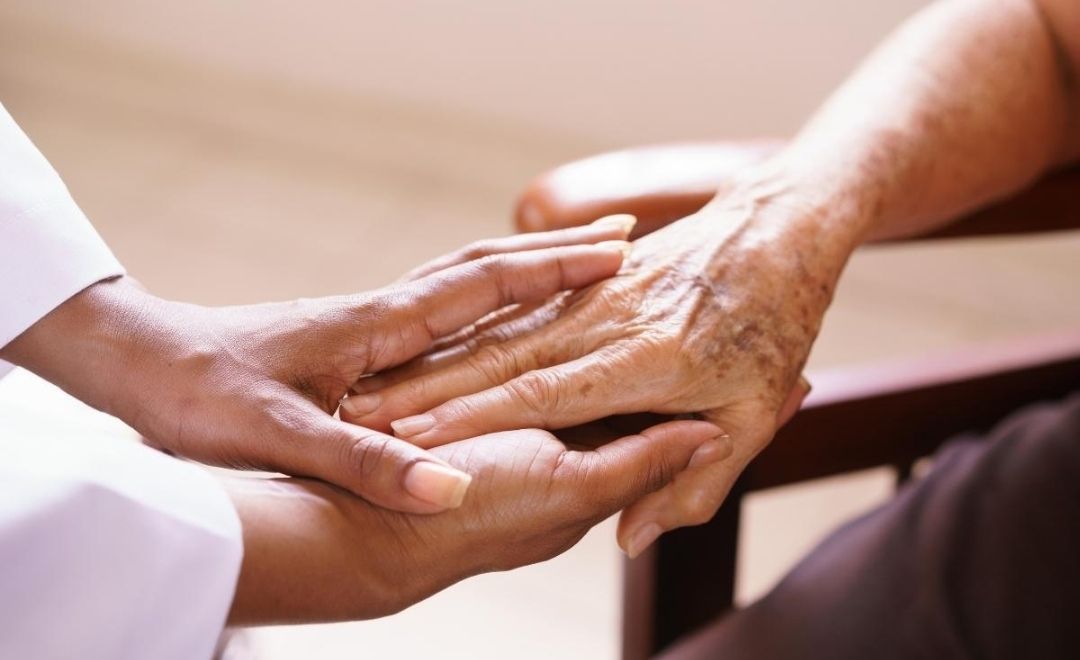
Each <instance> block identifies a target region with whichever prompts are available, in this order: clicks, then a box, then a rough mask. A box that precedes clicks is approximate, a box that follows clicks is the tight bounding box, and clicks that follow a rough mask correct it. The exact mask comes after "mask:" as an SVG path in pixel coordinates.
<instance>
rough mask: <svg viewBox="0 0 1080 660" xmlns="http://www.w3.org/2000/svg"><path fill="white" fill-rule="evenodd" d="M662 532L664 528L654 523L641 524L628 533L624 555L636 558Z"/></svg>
mask: <svg viewBox="0 0 1080 660" xmlns="http://www.w3.org/2000/svg"><path fill="white" fill-rule="evenodd" d="M663 533H664V530H663V529H662V528H661V527H660V525H657V524H656V523H646V524H644V525H642V526H641V527H639V528H638V529H637V531H635V532H634V533H633V534H631V535H630V540H629V541H627V542H626V556H627V557H629V558H630V559H634V558H636V557H637V556H638V555H640V554H641V553H642V552H644V551H645V549H646V548H648V547H649V546H650V545H652V544H653V541H655V540H656V539H658V538H660V535H661V534H663Z"/></svg>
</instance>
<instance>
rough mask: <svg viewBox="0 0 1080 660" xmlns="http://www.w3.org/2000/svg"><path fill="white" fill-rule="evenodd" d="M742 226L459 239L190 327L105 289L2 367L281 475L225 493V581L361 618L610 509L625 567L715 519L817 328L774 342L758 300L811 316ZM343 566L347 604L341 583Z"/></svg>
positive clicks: (73, 306)
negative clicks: (232, 568)
mask: <svg viewBox="0 0 1080 660" xmlns="http://www.w3.org/2000/svg"><path fill="white" fill-rule="evenodd" d="M746 194H749V195H753V194H754V191H753V189H752V187H751V188H749V189H748V191H747V193H746ZM729 198H730V196H729ZM742 208H743V204H742V203H738V204H725V203H723V202H722V201H721V202H716V201H714V202H713V203H712V204H710V205H709V206H707V207H706V208H705V209H702V210H701V211H699V212H698V213H695V214H692V215H690V216H688V217H685V218H682V219H680V220H678V221H676V222H673V223H671V224H669V225H668V226H665V227H662V228H660V229H658V230H657V231H654V232H652V233H648V234H647V235H644V236H643V237H641V238H638V239H637V240H636V241H635V242H633V243H631V242H629V239H630V237H631V232H633V231H634V225H635V219H634V218H633V217H632V216H628V215H616V216H607V217H604V218H601V219H599V220H597V221H595V222H592V223H590V224H585V225H581V226H574V227H569V228H562V229H556V230H552V231H545V232H536V233H528V234H521V235H517V236H510V237H505V238H500V239H494V240H488V241H482V242H479V243H475V244H473V245H471V246H468V247H466V248H464V249H462V250H459V251H457V252H454V253H452V254H449V255H447V256H444V257H442V258H439V259H436V260H435V261H433V262H430V263H428V264H426V265H424V266H422V267H420V268H418V269H416V270H414V271H413V272H411V273H410V274H408V275H407V276H405V277H404V278H403V279H402V280H400V281H398V282H397V283H395V284H393V285H391V286H388V287H385V288H383V289H379V290H376V291H371V292H367V293H361V294H356V295H345V296H337V297H328V298H321V299H305V300H298V301H292V302H287V303H271V304H261V305H251V306H239V307H218V308H208V307H201V306H196V305H190V304H185V303H179V302H174V301H168V300H163V299H160V298H157V297H155V296H152V295H151V294H149V293H148V292H146V291H145V290H143V289H142V288H141V287H140V286H138V285H137V284H136V283H134V282H132V281H130V280H129V278H126V277H125V278H120V279H118V280H112V281H107V282H102V283H99V284H97V285H94V286H92V287H90V288H88V289H87V290H85V291H83V292H82V293H81V294H79V295H77V296H76V297H75V298H73V299H72V300H70V301H69V302H67V303H65V304H64V305H62V306H60V307H59V308H57V309H56V310H54V311H53V312H52V313H50V314H49V315H48V316H47V317H45V319H43V320H42V321H41V322H39V323H38V324H37V325H36V326H35V327H34V328H33V331H32V332H27V333H26V334H24V335H23V336H21V337H19V338H17V339H16V340H15V341H13V342H12V343H11V344H9V345H8V346H7V347H6V348H5V351H4V357H5V358H6V359H9V360H12V361H15V362H17V363H19V364H22V365H23V366H26V367H28V368H31V369H32V370H34V371H36V372H38V373H39V374H40V375H42V376H44V377H46V378H47V379H49V380H51V381H53V382H55V383H57V384H59V385H61V386H62V387H64V388H65V389H66V390H67V391H69V392H70V393H72V394H74V395H75V396H77V397H79V398H81V399H82V400H84V401H86V402H88V403H90V404H91V405H93V406H95V407H98V408H99V409H102V410H105V411H107V412H110V413H112V414H114V415H116V416H118V417H120V418H121V419H123V420H125V421H126V422H128V423H129V424H130V425H131V426H133V427H134V428H135V429H136V430H138V431H139V432H141V433H142V434H143V436H144V437H145V438H146V439H147V440H148V441H149V442H150V443H151V444H153V445H155V446H158V447H160V448H162V449H165V450H167V451H169V452H171V453H173V454H176V455H179V456H183V457H187V458H190V459H194V460H197V461H201V462H204V463H208V464H215V465H224V466H229V467H234V468H255V469H261V470H270V471H275V472H282V473H284V474H287V475H293V477H294V478H290V479H270V480H268V479H242V480H238V481H239V482H241V484H240V485H236V484H234V485H233V486H231V488H232V494H233V497H234V501H236V502H237V507H238V509H239V510H240V513H241V519H242V520H243V521H244V525H245V561H247V558H248V557H251V558H252V560H253V561H252V565H253V566H254V558H255V557H257V556H258V555H259V553H260V552H263V551H265V552H266V553H267V554H274V553H276V555H275V556H278V557H284V559H283V560H282V561H281V562H279V564H281V565H286V566H295V567H296V570H298V571H299V570H300V568H299V567H300V565H301V563H302V562H301V561H300V559H298V558H300V557H302V558H304V559H305V560H310V562H309V563H310V564H311V566H315V567H316V568H314V569H310V570H309V569H305V570H306V572H305V574H304V576H303V580H304V581H305V584H306V585H307V586H306V587H305V588H303V589H300V588H292V589H286V590H284V591H283V593H284V594H285V595H280V594H279V596H280V598H286V597H287V598H288V601H289V602H288V611H289V614H288V617H287V618H289V619H290V620H327V619H340V618H359V617H368V616H376V615H379V614H385V613H388V612H392V611H396V610H397V609H400V608H401V607H404V606H406V605H408V604H410V603H412V602H415V601H416V600H419V599H421V598H423V597H425V596H426V595H428V594H430V593H433V592H435V591H438V590H439V589H441V588H443V587H445V586H447V585H448V584H450V583H452V582H455V581H457V580H459V579H461V578H463V577H466V576H468V575H472V574H475V573H478V572H483V571H490V570H500V569H508V568H513V567H516V566H521V565H524V564H528V563H533V562H536V561H540V560H543V559H547V558H549V557H552V556H554V555H556V554H558V553H560V552H562V551H564V550H566V549H567V548H569V547H571V546H572V545H573V544H574V543H576V542H577V541H578V540H579V539H580V538H581V537H582V536H583V535H584V533H585V532H586V531H587V530H588V529H589V528H590V527H591V526H592V525H594V524H596V523H597V522H599V521H601V520H603V519H605V518H607V517H608V516H610V515H612V514H614V513H616V512H619V511H622V516H621V519H620V523H619V527H618V541H619V544H620V546H622V548H623V549H624V550H625V551H626V552H627V553H628V554H629V555H630V556H631V557H634V556H637V555H638V554H640V553H641V552H642V551H643V550H644V549H645V548H646V547H648V546H649V545H650V544H651V543H652V542H653V541H655V539H656V538H657V537H658V536H659V535H660V534H662V533H663V532H665V531H668V530H671V529H674V528H676V527H679V526H683V525H693V524H700V523H703V522H706V521H707V520H708V519H710V518H711V517H712V516H713V515H714V513H715V512H716V510H717V508H718V507H719V505H720V504H721V503H722V501H723V499H724V497H725V496H726V494H727V491H728V489H729V488H730V487H731V485H732V483H733V482H734V480H735V478H736V477H737V476H738V474H739V473H740V472H741V471H742V469H743V468H744V467H745V466H746V464H747V463H748V462H749V461H750V460H751V459H752V458H753V456H754V455H755V454H756V453H757V452H758V451H760V449H761V448H763V447H764V446H765V445H766V444H767V443H768V441H769V440H770V439H771V437H772V435H773V434H774V433H775V430H776V428H777V427H778V426H779V424H781V423H782V422H783V421H784V420H785V419H786V418H787V417H789V416H790V415H791V414H792V413H793V412H794V410H795V409H796V408H797V407H798V405H799V403H800V402H801V400H802V397H803V396H805V394H806V387H805V381H802V380H801V379H800V378H799V373H800V371H801V368H802V365H803V362H804V361H805V357H806V353H807V352H808V351H809V346H810V343H811V342H812V340H813V335H814V333H816V329H817V325H816V320H815V319H814V318H810V319H809V320H806V321H805V322H801V323H800V322H792V319H791V317H790V316H788V315H785V314H783V313H781V311H782V310H781V311H778V310H777V308H776V305H777V304H778V301H779V297H778V291H784V292H788V298H791V297H792V296H794V297H795V299H794V300H792V304H795V305H797V306H798V309H800V310H805V309H806V308H807V307H808V306H809V307H813V305H814V304H819V305H820V307H821V311H823V310H824V306H825V305H826V304H827V300H825V301H818V300H816V299H811V300H805V299H799V298H798V296H799V295H800V294H798V293H794V294H793V293H790V292H793V291H802V290H804V289H803V288H798V289H796V288H794V287H791V286H789V285H790V284H791V283H792V282H794V281H795V280H798V281H799V282H804V280H805V278H806V273H805V265H804V264H803V263H802V261H801V260H800V261H799V263H798V265H797V266H798V267H797V268H788V267H787V266H786V262H785V259H787V258H788V257H787V256H785V255H790V254H792V253H793V251H792V250H791V249H789V248H790V247H791V246H790V245H787V246H786V245H785V244H784V240H783V238H782V237H778V235H777V233H776V232H775V231H774V229H773V228H771V224H770V223H768V222H764V221H762V218H760V217H759V218H758V221H755V222H751V221H748V220H746V219H745V218H744V214H743V213H742V211H741V209H742ZM758 208H759V211H760V212H759V213H758V215H759V216H760V215H762V213H764V214H765V215H768V214H769V213H770V211H769V210H768V209H763V210H762V208H761V206H760V205H758ZM650 228H651V227H646V228H641V227H639V228H638V233H642V229H650ZM766 238H768V240H765V239H766ZM763 246H767V247H768V248H769V250H771V252H769V253H766V251H765V250H763ZM770 254H771V255H772V256H771V257H770ZM805 288H806V289H808V290H811V291H814V290H817V287H805ZM796 320H797V319H796ZM103 374H109V375H110V376H109V377H106V378H103V377H102V375H103ZM335 413H338V414H337V415H335ZM637 413H652V415H651V416H650V415H637ZM688 413H689V414H693V413H696V414H697V415H695V416H694V418H689V417H690V416H689V415H687V414H688ZM657 415H666V416H668V417H667V419H666V421H665V418H663V417H658V416H657ZM675 415H681V416H682V417H681V418H679V419H672V416H675ZM267 501H270V502H272V505H271V506H272V507H276V513H277V514H282V515H281V517H279V518H275V517H273V516H271V515H269V514H267V513H266V511H267V509H263V508H261V507H264V506H265V505H266V504H265V503H266V502H267ZM285 512H288V515H283V514H284V513H285ZM281 518H284V519H288V520H289V521H291V522H289V523H288V524H287V525H283V524H279V523H277V522H274V521H275V520H278V519H281ZM259 525H263V526H270V527H272V529H271V530H270V533H269V534H262V533H258V532H260V530H259ZM249 528H250V529H249ZM262 531H265V530H262ZM282 537H284V538H286V543H285V544H284V546H285V547H286V548H287V551H285V552H284V553H283V551H282V544H281V543H280V542H279V541H280V540H281V538H282ZM268 538H277V539H278V541H275V543H276V544H277V545H275V546H274V547H270V546H269V545H267V547H266V548H262V547H260V545H261V544H263V543H264V541H265V540H266V539H268ZM320 539H322V540H323V541H324V542H321V543H320V541H319V540H320ZM265 542H266V543H269V541H265ZM290 544H291V545H290ZM267 565H271V564H269V563H268V564H267ZM359 566H363V567H364V570H365V571H367V577H366V579H365V580H363V581H358V582H357V584H359V583H361V582H362V584H363V590H364V591H365V593H364V594H359V593H357V591H358V590H359V589H360V587H358V586H355V585H354V586H350V584H351V583H350V580H348V579H346V576H345V575H343V573H344V574H349V573H351V572H354V571H358V570H360V569H359V568H358V567H359ZM271 573H273V574H271ZM280 577H281V576H280V571H279V570H273V571H272V570H271V569H265V570H264V571H262V572H261V573H260V569H257V568H248V567H247V566H245V569H244V573H243V574H242V577H241V586H240V588H239V589H238V592H237V597H236V598H237V603H236V604H234V621H235V622H238V623H244V622H260V621H267V620H274V619H275V618H278V619H280V618H281V617H280V616H279V615H278V614H277V613H280V612H281V611H283V609H282V608H281V607H279V606H280V605H281V603H280V602H277V603H276V602H274V600H275V599H274V598H269V597H267V596H266V594H265V590H262V591H261V590H260V589H259V588H251V589H248V588H246V587H245V584H246V583H249V584H255V585H258V584H259V583H263V582H269V581H270V580H271V579H280ZM298 579H299V578H298ZM372 585H376V586H372ZM350 589H352V591H350ZM373 592H374V593H375V596H372V593H373ZM279 600H280V599H279ZM343 603H344V606H342V604H343ZM238 612H239V613H241V614H237V613H238Z"/></svg>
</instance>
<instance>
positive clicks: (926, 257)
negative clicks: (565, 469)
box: [0, 0, 1080, 660]
mask: <svg viewBox="0 0 1080 660" xmlns="http://www.w3.org/2000/svg"><path fill="white" fill-rule="evenodd" d="M921 4H923V3H922V2H921V1H920V0H877V1H876V2H864V1H862V0H818V1H817V2H805V1H803V0H757V1H754V2H749V1H743V2H732V1H717V0H711V1H707V0H698V1H690V0H674V1H669V2H613V1H605V0H573V1H570V0H544V1H541V0H516V1H512V2H494V1H492V0H482V1H481V0H474V1H473V2H457V3H455V2H446V1H442V0H413V1H411V2H394V1H391V0H377V1H376V0H363V1H360V2H347V1H345V0H323V1H321V2H308V3H293V2H283V1H281V0H274V1H263V2H254V1H252V0H246V1H245V0H234V1H233V2H228V3H221V2H216V1H213V0H188V1H187V2H183V3H145V2H134V1H133V0H93V1H90V0H72V1H69V2H64V3H52V2H41V1H40V0H7V1H6V2H5V3H3V5H2V6H0V101H2V102H3V103H4V104H5V105H6V106H7V107H8V109H9V110H10V112H11V113H12V114H13V115H14V116H15V118H16V120H18V121H19V122H20V123H21V124H22V126H23V127H24V128H25V129H26V130H27V131H28V132H29V134H30V135H31V137H32V138H33V139H34V140H35V141H36V142H37V144H38V145H39V146H40V147H41V149H42V150H43V151H44V152H45V154H46V155H47V156H48V157H49V158H50V159H51V160H52V162H53V164H54V165H55V166H56V168H57V169H58V170H59V171H60V172H61V174H62V175H63V176H64V178H65V180H66V181H67V182H68V184H69V187H70V188H71V189H72V191H73V193H74V194H75V197H76V199H78V200H79V201H80V203H81V204H82V205H83V207H84V209H85V210H86V211H87V212H88V214H89V215H90V217H91V218H92V219H94V221H95V222H96V224H97V226H98V227H99V229H100V230H101V231H102V233H103V234H104V235H105V237H106V239H107V240H108V241H109V242H110V243H111V244H112V246H113V247H114V249H115V250H116V252H117V253H118V255H119V256H120V258H121V259H122V260H123V261H124V262H125V264H126V265H127V266H128V268H129V270H130V271H131V272H132V273H133V274H135V275H136V276H137V277H139V278H140V279H142V280H143V281H144V282H145V283H146V284H147V285H148V286H149V287H150V288H151V289H153V290H154V291H155V292H157V293H159V294H161V295H165V296H173V297H178V298H183V299H187V300H191V301H197V302H202V303H230V302H243V301H256V300H265V299H283V298H289V297H294V296H313V295H320V294H327V293H337V292H343V291H348V290H358V289H363V288H369V287H375V286H378V285H381V284H383V283H385V282H387V281H388V280H389V279H391V278H393V277H395V276H396V275H397V274H399V273H401V272H403V271H404V270H406V269H407V268H409V267H411V266H413V265H415V264H417V263H418V262H420V261H422V260H424V259H427V258H429V257H431V256H434V255H436V254H439V253H442V252H445V251H447V250H449V249H452V248H454V247H456V246H458V245H460V244H462V243H464V242H467V241H469V240H473V239H475V238H480V237H484V236H489V235H493V234H502V233H506V232H507V231H509V209H510V207H511V204H512V201H513V198H514V195H515V194H516V192H517V191H518V190H519V189H520V188H521V187H522V186H523V184H524V183H525V182H526V181H527V180H528V179H529V178H530V177H532V176H534V175H535V174H537V173H539V172H541V171H542V170H544V169H545V168H548V167H551V166H553V165H555V164H558V163H560V162H563V161H566V160H569V159H573V158H577V157H580V156H583V155H587V154H590V153H593V152H596V151H600V150H604V149H609V148H615V147H621V146H626V145H631V144H638V143H647V142H657V141H665V140H689V139H701V138H718V137H724V136H732V137H746V136H758V135H788V134H790V133H792V132H793V131H794V130H795V129H796V128H797V127H798V125H799V123H800V122H801V120H802V119H803V118H805V117H806V116H807V114H808V113H809V112H810V111H811V110H812V109H813V108H814V107H815V105H816V104H817V103H818V102H819V101H820V100H821V99H822V97H823V96H824V95H825V94H826V93H827V92H828V90H829V89H830V88H831V87H833V86H834V85H836V84H837V83H838V82H839V81H840V80H841V79H842V78H843V76H844V75H845V74H846V73H847V72H848V71H849V70H850V69H851V68H852V67H853V65H854V64H855V63H856V62H857V61H858V59H859V58H860V57H861V56H862V55H864V54H865V53H866V52H867V51H868V50H869V49H870V47H871V46H872V45H873V44H874V43H875V42H877V41H878V40H879V39H880V38H881V37H882V36H883V35H884V34H886V33H887V31H888V30H889V29H890V28H891V27H892V26H893V25H895V24H896V23H897V22H898V21H899V20H900V19H901V18H902V17H903V16H905V15H907V14H909V13H910V12H912V11H913V10H915V9H916V8H917V7H918V6H920V5H921ZM1077 255H1080V239H1078V237H1077V236H1076V235H1068V236H1051V237H1043V238H1038V239H1025V240H1023V241H1016V240H1009V241H1000V240H989V241H977V242H968V243H963V244H946V245H936V246H929V247H927V246H923V247H918V248H913V247H890V248H878V249H874V250H867V251H865V252H864V253H863V254H860V255H858V256H857V257H856V259H855V260H854V262H853V263H852V265H851V267H850V270H849V273H848V276H847V278H846V280H845V282H844V284H843V286H842V287H841V291H840V293H839V295H838V299H837V301H836V304H835V307H834V309H833V311H832V312H831V314H830V316H829V318H828V321H827V324H826V328H825V330H824V333H823V336H822V338H821V340H820V342H819V344H818V346H817V348H816V349H815V353H814V355H813V357H812V365H811V366H812V367H815V368H820V367H823V366H830V365H836V364H842V363H854V362H861V361H866V360H872V359H882V358H892V357H902V356H905V355H914V354H919V353H923V352H926V351H933V350H941V349H947V348H948V347H949V346H954V345H957V344H959V343H962V342H969V341H983V340H990V339H994V338H999V337H1006V336H1011V335H1015V334H1020V333H1028V332H1035V331H1041V330H1050V329H1056V328H1064V327H1070V326H1071V327H1077V326H1078V325H1080V305H1077V304H1076V300H1077V299H1076V294H1075V289H1074V286H1073V284H1074V282H1075V281H1076V277H1077V275H1080V265H1078V256H1077ZM890 479H891V477H890V475H889V474H887V473H870V474H864V475H855V476H852V477H845V478H842V479H834V480H829V481H828V482H826V483H820V484H812V485H809V486H800V487H797V488H788V489H782V490H781V491H778V492H773V493H765V494H761V495H756V496H754V497H752V498H750V500H749V501H748V502H747V504H746V505H745V506H746V507H747V516H746V523H745V528H744V529H745V531H746V534H745V535H744V539H743V546H742V547H741V548H740V553H741V556H742V557H743V559H744V560H745V561H744V562H743V570H742V572H741V574H740V578H739V593H740V598H742V599H743V600H746V599H748V598H751V597H753V596H754V595H755V594H760V593H761V592H762V590H764V589H766V588H767V587H768V585H769V584H771V583H772V582H773V581H774V580H775V579H776V578H777V576H778V575H780V574H781V573H782V571H783V570H784V569H785V568H786V567H787V566H789V565H790V564H791V562H792V561H794V560H795V559H796V558H797V557H798V556H799V555H800V554H801V553H802V552H804V551H805V550H806V549H807V548H808V547H810V546H811V545H812V544H813V543H814V541H815V540H816V539H819V538H820V537H821V535H822V534H823V533H825V532H826V531H827V530H828V529H829V528H830V527H831V526H833V525H835V524H836V523H837V522H838V521H840V520H843V519H845V518H847V517H849V516H850V515H852V514H854V513H857V512H859V511H862V510H864V509H865V508H867V507H869V506H871V505H872V504H873V503H874V502H877V501H880V499H881V498H883V497H885V496H886V494H887V493H888V490H889V483H890ZM619 562H620V559H619V556H618V553H617V550H616V547H615V545H614V542H613V540H612V526H611V523H610V521H609V522H608V523H606V524H604V525H601V526H600V527H599V528H598V529H597V530H595V531H594V532H593V533H591V534H590V535H589V536H588V537H586V539H585V540H584V541H583V542H582V543H581V544H580V545H579V546H578V547H577V548H575V549H574V550H573V551H571V552H570V553H568V554H567V555H565V556H563V557H561V558H559V559H557V560H554V561H552V562H549V563H547V564H544V565H541V566H537V567H532V568H529V569H525V570H522V571H518V572H515V573H512V574H506V575H491V576H483V577H480V578H476V579H473V580H470V581H467V582H465V583H463V584H461V585H458V586H457V587H454V588H452V589H450V590H449V591H447V592H445V593H443V594H440V595H438V596H436V597H435V598H432V599H431V600H429V601H427V602H425V603H422V604H420V605H418V606H416V607H414V608H412V609H410V610H408V611H406V612H405V613H403V614H401V615H399V616H397V617H393V618H391V619H387V620H381V621H374V622H362V623H353V624H339V625H332V626H308V627H293V628H276V629H267V630H261V631H258V633H257V634H256V636H255V638H254V644H255V646H256V648H257V649H258V650H259V652H260V653H261V657H265V658H270V659H274V660H284V659H292V658H309V657H310V658H331V659H333V658H353V657H376V658H380V657H406V658H412V657H422V656H438V657H442V658H447V657H449V658H458V657H461V658H464V657H468V658H508V657H513V658H551V657H560V658H613V657H616V654H617V651H618V644H617V640H618V626H619V617H618V607H619V597H620V596H619V570H620V563H619Z"/></svg>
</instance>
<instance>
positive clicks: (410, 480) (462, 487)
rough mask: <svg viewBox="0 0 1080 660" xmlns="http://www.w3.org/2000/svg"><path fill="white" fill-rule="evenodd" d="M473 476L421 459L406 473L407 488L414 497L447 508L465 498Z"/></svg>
mask: <svg viewBox="0 0 1080 660" xmlns="http://www.w3.org/2000/svg"><path fill="white" fill-rule="evenodd" d="M470 483H472V477H471V476H469V475H467V474H465V473H464V472H460V471H458V470H455V469H453V468H450V467H446V466H445V465H439V464H438V463H432V462H431V461H420V462H419V463H414V464H413V466H412V467H411V468H409V471H408V472H406V473H405V490H407V491H408V492H409V494H410V495H412V496H413V497H415V498H417V499H420V500H424V501H425V502H430V503H431V504H435V505H437V506H441V507H445V508H447V509H456V508H458V507H459V506H461V503H462V502H463V501H464V500H465V493H466V492H468V490H469V484H470Z"/></svg>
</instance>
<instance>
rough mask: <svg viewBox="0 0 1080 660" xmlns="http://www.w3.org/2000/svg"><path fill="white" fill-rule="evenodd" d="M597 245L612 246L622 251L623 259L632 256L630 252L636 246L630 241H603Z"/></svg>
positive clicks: (611, 247)
mask: <svg viewBox="0 0 1080 660" xmlns="http://www.w3.org/2000/svg"><path fill="white" fill-rule="evenodd" d="M596 247H602V248H610V249H614V250H618V251H619V252H622V255H623V259H625V258H626V257H629V256H630V252H631V251H633V249H634V246H633V244H632V243H630V241H603V242H600V243H597V244H596Z"/></svg>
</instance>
